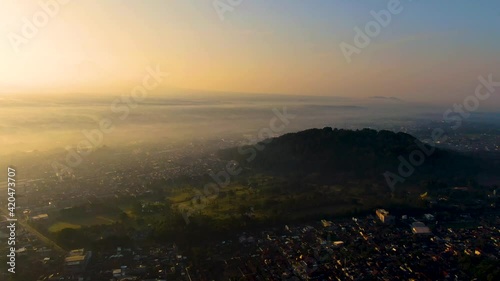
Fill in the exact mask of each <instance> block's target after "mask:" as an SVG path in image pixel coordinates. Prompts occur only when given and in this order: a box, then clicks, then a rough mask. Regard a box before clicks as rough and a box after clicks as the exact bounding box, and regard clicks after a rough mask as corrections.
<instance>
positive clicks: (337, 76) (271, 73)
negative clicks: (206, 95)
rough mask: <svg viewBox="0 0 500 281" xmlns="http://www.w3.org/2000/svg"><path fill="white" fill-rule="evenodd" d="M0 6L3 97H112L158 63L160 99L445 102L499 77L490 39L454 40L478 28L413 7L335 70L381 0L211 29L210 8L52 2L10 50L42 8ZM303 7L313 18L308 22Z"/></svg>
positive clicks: (240, 19)
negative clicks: (435, 18) (162, 75)
mask: <svg viewBox="0 0 500 281" xmlns="http://www.w3.org/2000/svg"><path fill="white" fill-rule="evenodd" d="M48 1H49V0H44V1H42V2H48ZM54 1H56V0H54ZM0 2H1V7H2V9H1V10H0V34H2V35H3V38H4V40H1V41H0V62H1V63H0V77H1V78H0V92H3V93H11V92H30V93H36V92H40V93H43V92H97V93H106V92H117V91H123V90H126V89H128V88H129V87H130V85H134V84H136V83H137V81H140V79H141V78H142V77H143V75H144V71H145V69H146V67H147V66H151V65H157V64H159V65H160V66H161V68H162V70H164V71H167V72H169V73H170V76H169V79H168V81H166V82H165V83H164V84H163V85H162V87H163V88H162V89H163V90H165V91H166V92H168V89H170V88H186V89H200V90H214V91H229V92H259V93H284V94H303V95H335V96H350V97H368V96H375V95H382V96H396V97H399V98H403V99H408V100H417V101H431V102H432V101H436V102H438V101H439V102H442V101H443V102H450V101H453V100H461V99H462V98H463V97H464V96H466V95H467V94H469V93H472V92H473V90H474V87H475V85H476V84H477V77H478V76H479V75H487V74H489V73H499V72H498V70H499V69H500V67H499V66H500V56H499V52H500V51H499V50H498V49H497V48H496V46H498V42H497V41H487V40H486V39H484V40H486V41H479V39H483V37H477V38H475V37H471V38H466V39H463V37H464V36H468V35H469V33H470V34H477V32H476V30H475V28H479V27H470V30H468V29H461V28H459V27H454V26H452V25H451V24H447V23H446V22H444V23H443V26H440V25H439V22H434V25H435V26H436V27H435V28H434V27H433V26H432V25H430V24H428V25H426V26H425V27H424V26H421V27H419V26H416V27H415V26H412V25H411V23H412V22H413V21H414V20H415V18H417V17H418V16H426V15H425V14H420V15H419V14H418V11H420V10H424V9H425V8H426V7H420V6H418V5H424V4H414V5H416V6H415V7H413V8H412V7H405V9H406V10H403V12H402V13H401V14H399V15H397V16H394V22H393V23H391V24H390V25H389V26H388V27H387V28H385V29H383V30H382V32H381V35H380V36H379V37H377V38H374V39H373V42H372V43H371V44H370V45H369V46H368V47H367V48H366V49H363V51H362V53H361V54H359V55H356V56H355V57H353V62H352V63H347V62H346V59H345V58H344V56H343V54H342V52H341V51H340V49H339V44H340V43H341V42H342V41H346V42H350V41H352V38H353V36H354V31H353V28H354V27H355V26H357V25H359V26H363V25H364V24H365V23H366V22H368V21H369V20H371V17H370V10H372V9H375V10H377V9H383V8H384V7H385V4H382V5H375V4H370V5H369V6H367V7H363V6H361V5H359V4H355V5H353V7H344V10H342V7H337V9H332V10H331V11H329V12H324V13H323V11H322V10H327V9H328V8H331V7H330V4H329V3H327V2H325V1H318V2H317V3H318V4H317V5H316V7H310V6H307V7H302V6H300V5H302V4H300V3H299V2H297V1H290V2H289V3H290V4H289V5H288V6H286V5H284V4H282V6H278V5H277V4H275V3H274V4H266V2H263V1H256V2H253V1H244V2H243V3H242V4H241V5H240V6H237V7H234V10H233V11H232V12H229V13H227V14H226V18H225V20H224V21H221V20H220V18H219V17H218V15H217V12H216V11H215V9H214V8H213V6H212V1H195V2H193V1H155V0H152V1H137V2H131V3H129V2H127V3H129V4H128V5H125V3H124V1H120V0H109V1H97V0H89V1H78V0H73V1H70V3H68V4H65V5H62V4H61V5H59V11H57V12H56V13H54V16H53V17H50V19H49V22H48V24H47V25H45V26H44V27H42V28H39V30H38V32H36V34H35V35H34V37H33V38H31V39H29V40H28V42H27V43H25V44H24V43H23V44H21V45H19V46H18V50H19V52H16V51H15V48H14V47H13V46H12V44H11V39H12V34H14V33H15V34H18V35H19V34H22V33H21V30H22V27H23V20H22V19H23V17H27V18H32V16H33V15H34V14H35V13H37V12H39V11H40V10H41V9H42V8H41V7H40V6H39V4H37V1H13V0H0ZM328 2H331V1H328ZM266 5H267V6H266ZM321 5H324V7H322V6H321ZM339 5H340V4H339ZM342 5H345V4H342ZM342 5H340V6H342ZM406 5H410V3H406ZM304 9H311V11H314V12H316V13H318V14H314V15H312V16H311V17H309V16H308V15H307V14H308V13H309V11H308V10H305V11H303V10H304ZM312 9H314V10H312ZM411 9H413V10H411ZM301 11H303V12H301ZM452 12H453V11H450V13H452ZM456 13H459V11H456ZM458 16H459V15H458V14H457V17H458ZM429 18H430V20H432V15H429ZM452 20H453V19H452V18H450V19H449V21H450V23H451V22H452ZM448 26H449V27H448ZM445 27H446V28H445ZM474 32H476V33H474ZM478 32H479V31H478ZM471 36H472V35H471ZM474 36H475V35H474ZM484 38H487V37H486V36H485V37H484ZM468 39H470V40H468ZM474 40H475V41H474ZM492 40H493V39H492ZM495 101H498V99H496V100H495Z"/></svg>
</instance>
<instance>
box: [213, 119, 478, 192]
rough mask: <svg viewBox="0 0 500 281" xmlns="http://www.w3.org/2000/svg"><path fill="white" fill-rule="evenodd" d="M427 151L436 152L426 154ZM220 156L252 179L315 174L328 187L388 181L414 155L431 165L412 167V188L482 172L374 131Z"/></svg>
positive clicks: (279, 142)
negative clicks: (340, 183) (254, 175)
mask: <svg viewBox="0 0 500 281" xmlns="http://www.w3.org/2000/svg"><path fill="white" fill-rule="evenodd" d="M423 150H433V152H432V153H427V154H426V153H425V152H424V151H423ZM427 152H428V151H427ZM412 153H413V154H412ZM220 155H221V157H222V158H224V159H227V160H236V161H238V163H239V164H240V165H241V166H243V167H245V168H246V171H247V173H253V172H255V173H257V172H258V173H270V174H281V175H290V176H306V175H310V174H315V175H317V176H318V178H319V179H321V180H322V181H339V180H349V179H373V180H377V181H380V180H384V176H383V174H384V172H386V171H391V172H392V173H394V174H398V175H399V172H398V167H399V166H400V165H401V157H402V158H404V159H406V160H409V156H410V155H413V156H415V159H416V160H418V161H420V159H419V158H418V157H417V156H418V155H420V156H421V155H425V159H424V161H423V164H421V165H412V166H414V168H415V172H414V173H412V175H411V176H409V177H408V181H409V182H413V181H420V180H422V179H439V180H443V181H445V180H450V181H451V180H454V181H455V180H458V179H460V178H471V177H474V176H475V175H476V174H477V172H478V171H479V169H478V163H477V161H476V160H474V159H473V158H472V157H469V156H465V155H462V154H460V153H458V152H454V151H446V150H441V149H437V148H434V147H430V146H429V145H427V144H426V145H424V144H423V143H421V142H420V141H419V140H417V139H416V138H414V137H413V136H411V135H409V134H405V133H394V132H391V131H384V130H382V131H376V130H372V129H363V130H356V131H353V130H343V129H332V128H329V127H327V128H323V129H309V130H305V131H301V132H298V133H290V134H286V135H283V136H280V137H277V138H273V139H269V140H265V141H263V142H260V143H258V144H256V145H252V146H244V147H239V148H231V149H226V150H223V151H221V152H220ZM400 156H401V157H400ZM410 163H411V162H410ZM413 163H418V162H415V161H413Z"/></svg>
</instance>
